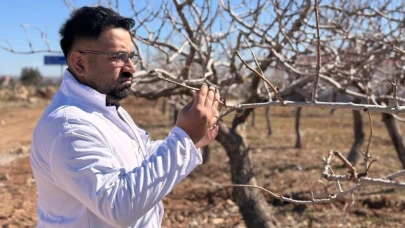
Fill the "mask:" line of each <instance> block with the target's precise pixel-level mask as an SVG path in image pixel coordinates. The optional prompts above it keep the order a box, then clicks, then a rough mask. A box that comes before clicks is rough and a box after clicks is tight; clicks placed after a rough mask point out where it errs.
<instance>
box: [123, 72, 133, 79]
mask: <svg viewBox="0 0 405 228" xmlns="http://www.w3.org/2000/svg"><path fill="white" fill-rule="evenodd" d="M120 77H121V78H130V77H132V74H131V73H129V72H121V73H120Z"/></svg>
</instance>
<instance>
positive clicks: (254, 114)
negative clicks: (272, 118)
mask: <svg viewBox="0 0 405 228" xmlns="http://www.w3.org/2000/svg"><path fill="white" fill-rule="evenodd" d="M250 126H252V127H255V126H256V112H255V110H252V122H251V125H250Z"/></svg>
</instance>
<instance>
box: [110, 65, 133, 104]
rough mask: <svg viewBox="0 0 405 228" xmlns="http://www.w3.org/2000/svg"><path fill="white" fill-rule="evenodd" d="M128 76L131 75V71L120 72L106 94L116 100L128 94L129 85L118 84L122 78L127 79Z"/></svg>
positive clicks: (129, 91) (129, 90)
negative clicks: (115, 83) (114, 84)
mask: <svg viewBox="0 0 405 228" xmlns="http://www.w3.org/2000/svg"><path fill="white" fill-rule="evenodd" d="M130 77H132V74H131V73H129V72H121V73H120V75H119V78H118V79H119V80H118V82H117V85H116V86H114V87H113V88H112V89H111V90H110V92H109V93H108V94H107V96H109V97H111V98H113V99H114V100H118V101H119V100H122V99H124V98H126V97H128V96H129V94H130V93H131V85H120V84H121V80H122V79H128V78H130Z"/></svg>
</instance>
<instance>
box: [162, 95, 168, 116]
mask: <svg viewBox="0 0 405 228" xmlns="http://www.w3.org/2000/svg"><path fill="white" fill-rule="evenodd" d="M166 109H167V100H166V98H165V97H164V98H163V102H162V114H163V115H165V114H166Z"/></svg>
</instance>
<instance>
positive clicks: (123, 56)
mask: <svg viewBox="0 0 405 228" xmlns="http://www.w3.org/2000/svg"><path fill="white" fill-rule="evenodd" d="M77 52H79V53H82V54H86V53H88V54H96V55H108V56H111V57H114V58H115V64H116V65H117V66H118V67H123V66H125V65H126V64H127V63H128V62H129V60H131V62H132V64H134V65H136V64H137V62H138V55H137V54H135V52H131V53H128V52H104V51H95V50H82V51H77Z"/></svg>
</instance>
